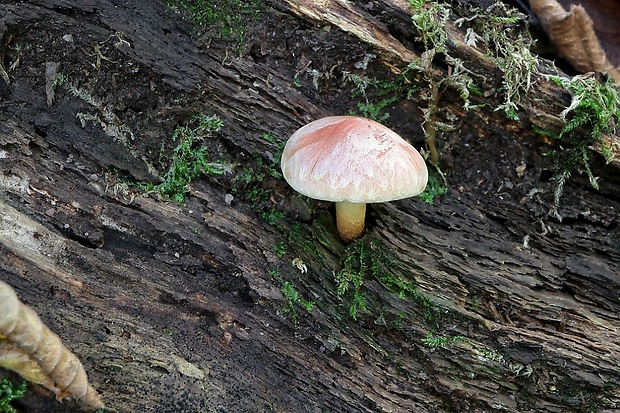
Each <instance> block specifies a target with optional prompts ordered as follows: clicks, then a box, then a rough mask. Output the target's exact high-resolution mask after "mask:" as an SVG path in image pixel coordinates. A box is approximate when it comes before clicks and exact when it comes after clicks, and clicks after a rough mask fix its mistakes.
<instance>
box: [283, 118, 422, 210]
mask: <svg viewBox="0 0 620 413" xmlns="http://www.w3.org/2000/svg"><path fill="white" fill-rule="evenodd" d="M281 167H282V173H283V175H284V179H286V181H287V182H288V183H289V185H290V186H291V187H293V189H295V190H296V191H297V192H299V193H301V194H303V195H306V196H309V197H311V198H314V199H321V200H325V201H332V202H342V201H348V202H352V203H372V202H387V201H393V200H396V199H402V198H408V197H412V196H415V195H418V194H419V193H420V192H422V191H423V190H424V188H425V187H426V183H427V181H428V170H427V168H426V163H425V162H424V159H423V158H422V156H421V155H420V153H419V152H418V151H416V150H415V148H414V147H413V146H411V145H410V144H409V143H407V142H406V141H405V140H404V139H403V138H401V137H400V136H398V134H396V133H395V132H393V131H392V130H390V129H388V128H387V127H385V126H383V125H381V124H380V123H378V122H375V121H373V120H370V119H365V118H359V117H355V116H330V117H326V118H322V119H319V120H316V121H314V122H311V123H309V124H307V125H306V126H304V127H302V128H301V129H299V130H298V131H297V132H295V133H294V134H293V135H292V136H291V137H290V138H289V140H288V141H287V142H286V146H285V147H284V151H283V152H282V161H281Z"/></svg>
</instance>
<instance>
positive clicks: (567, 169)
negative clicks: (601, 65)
mask: <svg viewBox="0 0 620 413" xmlns="http://www.w3.org/2000/svg"><path fill="white" fill-rule="evenodd" d="M550 79H551V80H552V81H553V82H555V83H556V84H558V85H559V86H562V87H563V88H565V89H566V90H567V91H568V92H569V93H570V94H571V96H572V100H571V104H570V105H569V106H568V107H567V108H566V109H565V110H564V111H563V112H562V113H561V117H562V118H563V119H565V120H566V124H565V126H564V128H563V129H562V131H560V133H559V134H558V133H554V132H551V131H546V130H540V129H538V130H537V132H538V133H541V134H543V135H545V136H547V137H551V138H553V139H555V140H557V141H559V142H560V147H559V149H557V150H555V151H553V152H552V155H553V158H554V162H555V174H554V181H555V184H556V187H555V190H554V195H553V196H554V200H553V205H552V208H551V211H550V214H552V215H554V216H555V217H556V218H558V219H559V220H561V217H560V215H559V213H558V208H559V205H560V198H561V196H562V193H563V189H564V185H565V183H566V182H567V180H568V179H569V178H570V175H571V173H572V171H574V170H575V169H578V170H583V171H585V173H586V174H587V176H588V179H589V181H590V185H592V187H593V188H595V189H597V190H598V189H599V185H598V178H597V177H595V176H594V173H593V172H592V169H591V167H590V163H591V159H590V155H591V149H590V148H591V147H597V148H599V149H600V151H601V153H602V154H603V156H604V157H605V160H606V161H607V162H608V163H609V162H611V161H612V160H613V159H614V156H615V153H614V149H613V147H612V146H611V142H610V141H608V140H606V139H605V138H604V135H605V134H615V133H616V132H617V126H616V125H617V122H618V119H620V90H619V89H618V88H617V86H616V85H615V83H614V82H613V80H612V79H606V78H603V79H602V80H598V79H597V78H596V77H594V76H593V75H590V74H589V75H578V76H575V77H573V78H562V77H557V76H551V77H550ZM584 130H585V131H587V132H586V133H584Z"/></svg>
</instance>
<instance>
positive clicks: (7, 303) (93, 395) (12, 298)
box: [0, 281, 103, 409]
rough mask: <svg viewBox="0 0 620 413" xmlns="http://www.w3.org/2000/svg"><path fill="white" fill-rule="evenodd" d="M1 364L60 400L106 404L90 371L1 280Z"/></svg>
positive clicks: (99, 406) (101, 405)
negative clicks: (96, 388)
mask: <svg viewBox="0 0 620 413" xmlns="http://www.w3.org/2000/svg"><path fill="white" fill-rule="evenodd" d="M0 367H4V368H7V369H9V370H13V371H15V372H17V373H19V374H20V375H21V376H22V377H23V378H25V379H26V380H28V381H31V382H33V383H37V384H40V385H42V386H43V387H45V388H47V389H49V390H51V391H52V392H54V394H55V395H56V398H57V399H58V400H62V399H63V398H65V397H72V398H75V399H78V400H80V401H81V402H82V403H83V404H84V405H85V406H87V407H91V408H93V409H100V408H101V407H103V402H102V401H101V398H100V396H99V394H98V393H97V391H96V390H95V389H94V388H93V387H92V386H91V385H90V384H89V383H88V378H87V377H86V371H85V370H84V367H83V366H82V363H81V362H80V360H78V358H77V357H76V356H75V355H74V354H73V353H71V352H70V351H69V350H68V349H67V348H66V347H65V346H64V345H63V344H62V342H61V340H60V337H58V336H57V335H56V334H55V333H54V332H52V331H51V330H50V329H49V328H48V327H47V326H46V325H45V324H43V322H42V321H41V319H40V318H39V316H38V315H37V314H36V313H35V312H34V310H32V309H31V308H30V307H28V306H26V305H24V304H23V303H22V302H21V301H19V299H18V298H17V295H16V294H15V291H14V290H13V289H12V288H11V286H9V285H8V284H6V283H5V282H3V281H0Z"/></svg>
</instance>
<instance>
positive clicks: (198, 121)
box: [146, 114, 233, 205]
mask: <svg viewBox="0 0 620 413" xmlns="http://www.w3.org/2000/svg"><path fill="white" fill-rule="evenodd" d="M222 126H223V122H222V121H221V120H220V119H219V118H218V117H217V116H215V115H210V116H207V115H203V114H199V115H194V116H193V117H192V118H191V119H190V121H189V122H188V123H187V124H185V125H183V126H179V127H178V128H177V129H176V130H175V131H174V134H173V136H172V139H173V140H174V141H175V142H178V144H177V146H176V147H175V148H174V149H173V151H172V161H171V162H170V166H169V169H168V171H167V172H166V174H165V175H164V178H163V182H161V183H159V184H157V185H147V187H146V189H150V190H153V191H155V192H158V193H160V194H161V195H163V196H165V197H167V198H170V199H173V200H175V201H177V202H178V203H179V205H181V204H183V202H185V196H186V194H187V193H188V192H189V191H190V187H189V183H190V182H191V181H192V180H194V179H195V178H197V177H198V176H200V175H201V174H203V173H204V174H213V175H222V174H225V173H230V172H232V167H233V166H232V165H230V164H227V163H222V162H211V161H210V160H209V157H208V154H209V151H208V148H207V147H206V146H203V143H204V141H205V140H207V139H208V138H211V137H213V136H214V135H215V134H217V133H218V132H219V131H220V129H221V128H222Z"/></svg>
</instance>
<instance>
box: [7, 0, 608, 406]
mask: <svg viewBox="0 0 620 413" xmlns="http://www.w3.org/2000/svg"><path fill="white" fill-rule="evenodd" d="M265 3H267V4H266V6H265V7H269V9H268V11H263V12H262V13H261V14H260V17H259V20H258V21H255V22H254V23H248V33H247V34H246V36H248V37H246V41H245V43H244V44H243V46H241V52H239V50H237V49H238V48H236V45H235V43H234V42H233V41H231V40H227V39H223V38H220V37H219V36H218V35H216V34H213V33H210V32H205V33H200V32H196V31H195V29H192V27H191V26H190V25H189V23H184V21H183V20H182V19H181V18H180V16H178V15H173V13H172V12H171V11H170V10H168V9H167V8H166V7H165V6H164V5H163V4H160V3H159V2H150V1H149V2H141V1H138V0H135V1H134V2H131V4H129V3H128V2H116V1H71V0H37V1H31V2H29V3H13V2H1V3H0V7H1V8H2V11H3V13H2V17H0V19H1V20H0V37H1V38H2V44H1V45H0V47H1V48H2V54H3V57H4V65H5V66H6V67H5V69H7V74H8V76H9V78H8V80H9V83H8V84H3V85H1V86H2V87H0V94H1V96H2V102H1V103H0V105H2V106H1V107H2V109H1V110H0V202H1V205H2V210H3V211H4V214H3V216H2V217H1V218H0V279H2V280H4V281H6V282H7V283H10V284H11V285H12V286H13V287H14V288H15V290H16V292H17V294H18V295H19V296H20V297H21V298H22V300H23V301H24V302H25V303H27V304H28V305H29V306H31V307H32V308H33V309H34V310H35V311H37V313H39V314H40V315H41V318H42V319H43V321H44V322H45V323H46V324H47V325H49V326H50V328H51V329H52V330H54V331H56V332H58V333H59V334H61V336H62V337H63V340H65V341H66V342H67V343H70V347H71V349H72V350H73V351H74V353H75V354H76V355H77V356H78V357H79V358H80V359H81V360H82V362H83V364H84V366H85V368H86V370H87V371H88V372H89V378H90V381H91V383H92V384H93V385H94V387H95V388H97V389H98V390H99V391H100V392H101V394H102V398H103V400H104V403H105V405H106V408H107V411H119V412H120V411H122V412H127V411H150V410H157V411H162V412H180V411H235V412H257V411H287V412H321V411H332V412H376V411H384V412H419V413H425V412H429V413H430V412H433V413H435V412H448V411H460V412H496V411H498V412H499V411H510V412H516V411H519V412H558V411H599V412H605V411H608V412H611V411H614V410H615V409H618V408H620V388H619V387H618V383H620V370H618V368H617V366H618V365H619V364H620V348H619V347H620V337H619V334H620V333H619V332H618V331H620V330H619V329H618V327H619V324H620V321H619V320H618V313H619V310H620V301H618V297H620V280H619V279H618V276H617V274H618V272H619V263H620V235H619V233H618V216H617V211H618V210H619V209H620V190H619V188H620V181H619V180H618V178H617V170H615V169H614V166H613V165H605V163H604V162H603V160H602V159H598V158H597V157H596V156H594V157H593V159H594V161H593V165H592V168H593V173H594V174H595V175H596V176H598V177H600V179H599V186H600V191H594V190H592V189H591V188H590V187H589V186H588V182H587V178H586V177H584V176H581V175H579V174H578V173H574V174H573V176H572V178H571V179H570V180H569V181H568V182H567V183H566V184H565V186H564V195H563V197H562V203H561V204H560V205H559V214H560V215H561V216H562V218H563V219H562V221H558V220H556V219H554V218H553V217H551V216H549V215H548V212H549V209H550V204H551V202H552V201H553V191H554V190H555V189H556V188H557V186H556V183H555V182H554V181H553V180H552V177H553V159H551V158H550V157H548V156H545V155H546V154H548V153H549V152H551V150H553V149H557V146H554V144H553V143H552V142H549V141H547V140H545V139H544V138H542V137H541V136H539V135H536V134H535V133H534V132H533V130H532V127H531V124H532V123H535V122H539V123H540V122H542V121H541V119H545V120H548V119H551V121H550V122H549V121H548V122H547V124H548V125H550V124H554V125H556V126H557V125H561V124H562V121H561V119H560V118H559V114H560V113H561V111H562V110H563V109H564V108H565V107H566V106H567V105H568V104H569V103H570V96H569V95H568V94H567V93H565V92H564V91H562V90H561V89H560V88H559V87H558V86H557V85H555V84H553V83H551V82H546V81H545V80H544V79H542V78H541V79H540V80H539V81H538V82H537V83H536V85H535V87H533V88H531V89H530V91H529V92H528V94H527V96H524V97H523V99H522V101H521V106H520V112H519V116H520V119H521V120H520V121H511V120H508V119H507V118H506V117H505V115H504V114H503V113H502V112H501V111H494V108H495V106H496V104H497V102H496V101H494V100H493V99H496V98H495V97H494V95H492V94H490V95H489V96H487V97H483V98H480V103H487V104H488V106H485V107H481V108H477V109H475V110H471V111H469V112H465V111H464V110H462V108H461V104H462V102H461V101H460V100H459V99H458V96H452V97H451V96H450V93H452V92H451V91H449V90H448V91H446V92H444V94H443V96H442V102H443V104H444V105H446V107H448V108H449V109H450V110H451V111H452V113H453V114H454V115H455V117H456V120H455V121H454V122H455V126H456V128H455V130H454V131H452V132H443V133H442V136H441V145H442V168H443V170H444V172H446V174H447V181H448V184H449V188H448V190H447V193H446V194H445V195H444V196H443V197H437V198H436V199H435V200H434V202H435V204H434V205H428V204H426V203H424V202H422V201H421V200H420V199H417V198H415V199H409V200H402V201H397V202H393V203H387V204H379V205H372V206H370V211H369V215H370V216H369V218H370V220H369V222H368V229H367V233H366V236H365V238H364V239H363V240H362V241H360V243H356V244H352V245H350V246H346V245H344V244H342V243H341V242H340V241H339V239H338V237H337V234H336V231H335V228H334V223H333V211H332V209H331V208H330V206H329V205H328V204H325V203H320V202H315V201H311V200H306V199H301V198H300V197H298V196H297V195H296V194H294V193H293V192H292V191H291V190H290V188H288V187H287V186H286V184H285V183H284V182H283V180H282V179H280V178H278V177H277V174H274V175H275V176H273V175H269V173H268V172H267V171H266V168H267V167H268V166H270V162H271V160H272V159H273V158H274V155H275V154H276V153H277V151H278V144H279V143H282V142H284V141H285V140H286V138H287V137H288V136H289V135H290V134H291V133H292V132H293V131H295V130H296V129H297V128H299V127H300V126H301V125H302V124H304V123H307V122H308V121H311V120H313V119H316V118H319V117H322V116H326V115H330V114H344V113H346V112H348V111H349V110H355V109H356V103H358V102H359V101H358V100H355V98H354V97H351V92H352V86H351V84H347V83H344V82H342V80H341V78H340V76H341V75H342V73H343V72H345V71H347V72H356V73H359V74H360V75H364V76H369V77H376V78H389V76H390V74H392V73H393V71H395V70H397V69H402V67H403V66H404V65H406V64H407V63H408V60H410V59H412V58H415V56H420V55H421V54H422V53H423V52H424V49H423V46H422V44H421V43H420V42H419V41H417V40H416V38H417V36H418V35H417V34H416V33H415V31H414V29H413V27H412V26H411V25H410V11H409V10H408V9H407V4H406V2H404V1H401V0H398V1H396V0H384V1H377V2H366V3H364V2H359V4H358V2H344V1H335V0H333V1H324V2H310V1H305V0H303V1H302V0H299V1H293V0H289V1H287V2H286V3H281V2H265ZM362 3H364V4H362ZM468 3H472V2H468ZM319 6H320V7H319ZM448 30H449V33H450V36H451V37H452V38H453V39H454V41H455V42H456V44H457V45H458V47H457V46H454V47H453V49H454V50H453V52H454V53H456V54H458V56H459V57H460V58H461V59H466V60H467V62H468V63H469V64H470V65H473V67H475V68H476V70H477V71H478V72H480V73H484V74H486V75H488V78H489V82H496V83H497V85H495V86H498V85H500V84H501V74H500V73H498V72H497V70H496V69H495V68H494V67H493V64H492V63H491V62H490V61H489V59H487V58H486V57H485V55H484V53H483V51H481V50H477V49H475V48H473V47H470V46H467V45H466V44H465V42H464V41H463V37H462V36H463V33H464V29H463V28H460V27H457V26H454V25H452V24H450V25H449V27H448ZM68 34H71V35H72V36H71V39H70V40H71V41H69V40H66V39H69V38H66V37H65V38H63V36H66V35H68ZM9 46H11V47H9ZM18 49H19V50H21V54H18V53H17V52H16V51H17V50H18ZM18 58H19V62H18V64H15V65H13V66H14V67H13V68H12V69H11V70H8V69H9V68H10V67H11V65H12V63H15V62H16V59H18ZM47 62H56V63H58V67H57V72H58V73H61V74H63V75H64V76H65V77H66V79H67V82H68V83H66V84H65V86H57V87H56V89H55V94H54V99H53V103H52V105H51V107H48V105H47V95H46V75H45V70H46V63H47ZM360 62H361V63H363V62H365V63H366V65H364V64H361V63H360ZM356 63H360V64H358V65H357V66H356ZM437 64H438V67H437V70H438V71H445V72H447V71H448V69H447V67H441V62H438V63H437ZM362 68H363V69H362ZM306 69H308V70H306ZM310 69H316V70H317V72H318V73H322V74H323V76H322V77H320V78H315V79H313V78H312V77H311V76H309V75H308V73H310V72H309V70H310ZM330 73H331V76H330V75H329V74H330ZM296 75H297V76H296ZM317 79H318V81H316V80H317ZM2 81H4V80H0V82H2ZM315 81H316V82H315ZM5 83H6V82H5ZM315 83H316V85H315ZM67 85H70V86H67ZM71 88H73V89H71ZM85 94H87V95H90V97H91V98H92V99H90V100H88V99H85V96H84V95H85ZM487 99H488V100H487ZM424 104H425V103H424V100H423V99H421V98H420V99H415V100H407V99H402V100H399V101H397V102H395V103H393V107H391V108H390V109H391V111H390V113H391V115H390V118H389V119H388V120H387V121H386V123H387V125H388V126H390V127H391V128H392V129H394V130H395V131H396V132H398V133H399V134H400V135H401V136H403V137H406V138H407V139H408V140H409V141H410V142H411V143H412V144H413V145H415V146H416V147H418V148H419V147H422V146H423V144H424V143H423V142H424V138H423V134H422V128H421V121H422V111H421V109H423V105H424ZM197 112H204V113H208V114H216V115H218V116H219V117H220V118H221V119H222V120H223V122H224V127H223V128H222V131H221V132H220V134H219V135H218V136H217V138H214V139H212V140H210V141H208V142H205V144H206V145H207V146H208V148H209V150H210V151H211V153H212V154H213V155H214V160H218V159H219V160H225V161H226V162H227V163H230V164H231V165H234V167H233V168H232V173H231V174H228V175H204V176H202V177H201V178H199V179H197V180H196V181H194V182H192V183H191V188H192V191H191V193H190V194H189V196H188V198H187V200H186V203H185V204H184V205H182V206H180V205H178V204H177V203H175V202H170V201H168V200H166V199H162V198H161V197H158V196H156V194H153V193H145V191H143V190H140V189H139V188H136V187H134V186H131V185H130V184H131V183H132V182H133V183H135V182H144V181H148V182H151V183H157V182H158V177H161V176H163V175H164V173H165V169H166V167H167V166H168V165H167V164H166V162H165V160H164V159H165V158H166V156H167V155H169V154H170V153H171V151H172V149H173V148H174V145H175V142H173V141H172V138H171V137H172V136H173V132H174V130H175V128H176V127H177V126H178V125H182V124H184V123H185V122H186V121H187V120H188V118H189V117H190V116H191V115H192V114H193V113H197ZM78 114H81V115H79V116H81V119H93V118H97V117H98V119H99V121H97V122H92V121H85V122H84V124H82V122H81V121H80V117H78ZM85 114H86V115H90V117H88V116H85ZM106 114H107V115H108V117H107V118H106ZM110 114H114V116H111V115H110ZM106 119H108V120H106ZM109 119H113V120H114V122H116V123H114V122H112V123H114V124H115V125H116V126H117V129H116V130H120V131H121V132H122V131H125V132H122V133H126V134H125V135H122V133H121V132H119V134H121V135H122V136H125V138H127V139H126V141H123V139H121V138H122V136H120V137H119V136H110V134H107V133H106V128H105V127H108V129H107V130H108V131H109V130H111V129H110V125H108V124H106V122H110V121H109ZM102 125H103V126H104V127H102ZM121 126H122V127H124V128H126V129H123V128H121ZM127 131H130V132H131V134H129V132H127ZM265 134H268V136H270V137H271V138H272V139H265ZM274 142H275V143H274ZM261 168H262V169H261ZM248 171H249V172H248ZM250 172H253V173H254V175H253V176H254V178H252V179H253V180H250V181H251V182H250V183H247V182H246V181H244V180H243V179H242V177H247V174H248V173H250ZM251 190H260V191H262V192H263V193H266V194H267V196H266V197H264V198H261V200H260V201H256V200H255V199H254V198H252V196H251V194H250V191H251ZM231 195H232V196H233V197H232V199H231V197H230V196H231ZM255 204H260V205H258V206H256V205H255ZM308 206H309V207H308ZM273 211H276V212H278V214H275V215H274V216H275V221H270V220H269V219H267V218H265V217H269V213H270V212H273ZM270 222H271V223H270ZM295 259H297V261H295V262H296V263H297V266H295V265H293V261H294V260H295ZM300 262H301V263H303V264H304V266H301V265H300V264H299V263H300ZM346 266H349V267H350V269H353V270H356V271H360V272H362V273H364V274H365V279H364V282H363V285H362V286H361V288H360V290H359V291H358V293H359V294H362V295H363V296H364V298H365V304H366V310H365V311H363V308H359V311H358V313H357V314H356V319H352V318H351V316H350V315H349V311H350V308H351V300H352V295H351V294H344V295H339V294H338V293H337V287H336V277H337V275H338V274H339V273H340V272H341V270H342V269H343V268H345V267H346ZM300 267H301V268H302V269H307V271H300ZM285 282H288V283H290V284H289V285H293V286H294V287H295V289H296V291H297V292H298V293H299V295H300V296H301V297H303V300H307V301H313V302H314V303H315V306H314V308H312V309H311V312H310V313H307V312H306V310H305V309H304V308H303V307H302V306H300V305H298V304H297V305H295V303H293V308H296V312H297V322H295V321H293V319H292V317H291V307H290V306H289V304H290V303H289V302H287V300H286V296H285V294H283V291H285V290H284V289H283V286H284V283H285ZM350 288H352V287H350ZM349 292H350V291H349ZM289 298H290V296H289ZM51 310H53V311H51ZM285 310H286V311H285ZM41 400H46V399H45V394H43V395H37V394H36V393H35V394H31V395H30V396H29V397H28V398H27V399H26V400H25V401H24V402H23V403H24V406H25V407H26V411H66V410H65V409H68V408H69V407H68V406H67V405H64V406H61V405H57V404H46V405H45V409H44V410H42V408H41V407H40V405H39V404H40V403H43V402H42V401H41ZM37 403H39V404H37ZM28 409H30V410H28Z"/></svg>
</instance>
